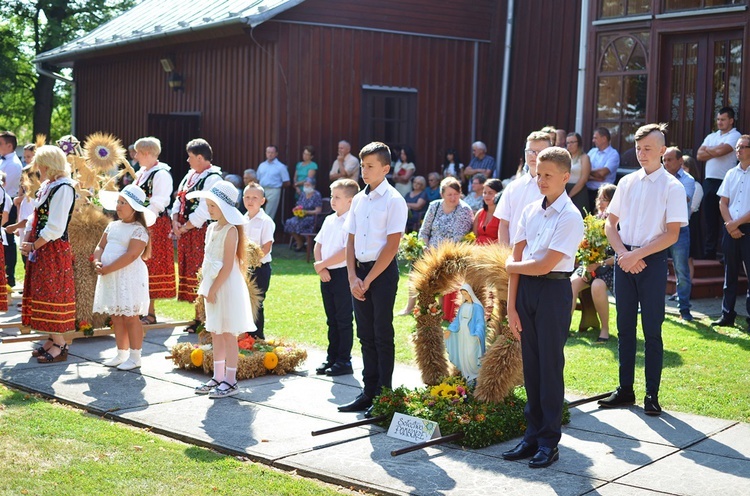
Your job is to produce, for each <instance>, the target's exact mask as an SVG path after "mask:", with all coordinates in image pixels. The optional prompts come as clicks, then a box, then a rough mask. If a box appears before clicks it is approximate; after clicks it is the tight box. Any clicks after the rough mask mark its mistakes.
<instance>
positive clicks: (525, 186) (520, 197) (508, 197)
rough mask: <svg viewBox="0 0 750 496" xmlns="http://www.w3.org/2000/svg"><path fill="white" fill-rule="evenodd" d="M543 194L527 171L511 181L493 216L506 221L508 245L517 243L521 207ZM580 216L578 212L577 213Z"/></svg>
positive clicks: (541, 196)
mask: <svg viewBox="0 0 750 496" xmlns="http://www.w3.org/2000/svg"><path fill="white" fill-rule="evenodd" d="M542 198H544V195H542V193H541V192H540V191H539V186H537V184H536V177H531V174H529V173H528V172H527V173H525V174H524V175H523V176H521V177H519V178H518V179H516V180H514V181H511V182H510V184H509V185H508V187H507V188H505V191H504V192H503V195H502V196H501V197H500V202H499V203H498V204H497V208H496V209H495V217H497V218H498V219H500V220H504V221H507V222H508V227H509V229H508V237H509V239H510V246H513V245H515V244H516V243H517V240H516V233H517V232H518V221H519V220H520V219H521V214H522V213H523V209H524V208H526V206H527V205H530V204H531V203H534V202H536V201H537V200H541V199H542ZM578 215H579V216H580V213H579V214H578Z"/></svg>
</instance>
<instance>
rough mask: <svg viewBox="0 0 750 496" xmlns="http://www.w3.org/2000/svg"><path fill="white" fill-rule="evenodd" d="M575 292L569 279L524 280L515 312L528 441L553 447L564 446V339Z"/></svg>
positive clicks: (537, 278)
mask: <svg viewBox="0 0 750 496" xmlns="http://www.w3.org/2000/svg"><path fill="white" fill-rule="evenodd" d="M572 304H573V290H572V288H571V286H570V280H568V279H544V278H541V277H531V276H521V277H520V280H519V284H518V293H517V297H516V310H517V311H518V316H519V318H520V320H521V327H522V329H523V331H522V332H521V354H522V357H523V380H524V387H525V388H526V396H527V401H526V408H525V410H524V414H525V415H526V433H525V434H524V441H526V442H528V443H531V444H538V445H539V446H547V447H550V448H553V447H555V446H557V443H559V442H560V436H561V435H562V434H561V427H562V412H563V401H564V397H565V382H564V378H563V369H564V367H565V354H564V352H563V350H564V348H565V341H566V340H567V338H568V331H569V330H570V319H571V315H570V307H571V306H572Z"/></svg>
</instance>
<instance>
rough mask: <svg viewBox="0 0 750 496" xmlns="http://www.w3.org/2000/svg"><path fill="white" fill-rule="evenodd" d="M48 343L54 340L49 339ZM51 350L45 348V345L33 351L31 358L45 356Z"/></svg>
mask: <svg viewBox="0 0 750 496" xmlns="http://www.w3.org/2000/svg"><path fill="white" fill-rule="evenodd" d="M47 341H52V338H47ZM45 344H46V341H45ZM53 344H54V343H53ZM49 348H52V346H50V347H49ZM49 348H45V347H44V345H41V346H38V347H36V348H34V349H33V350H31V356H33V357H38V356H39V355H44V354H45V353H47V351H49Z"/></svg>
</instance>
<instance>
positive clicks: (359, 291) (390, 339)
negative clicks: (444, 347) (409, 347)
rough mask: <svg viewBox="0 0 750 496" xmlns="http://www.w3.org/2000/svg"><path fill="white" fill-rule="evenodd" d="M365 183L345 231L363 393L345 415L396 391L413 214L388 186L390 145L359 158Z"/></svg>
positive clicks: (377, 145)
mask: <svg viewBox="0 0 750 496" xmlns="http://www.w3.org/2000/svg"><path fill="white" fill-rule="evenodd" d="M359 159H360V160H361V161H362V166H361V168H362V180H363V181H364V182H365V184H367V187H365V189H364V190H363V191H360V192H359V193H357V195H356V196H355V197H354V199H353V200H352V207H351V213H350V214H349V217H347V219H346V223H345V224H344V228H345V229H346V231H347V232H348V233H349V238H348V240H347V243H346V268H347V275H348V277H349V288H350V289H351V292H352V296H353V297H354V302H353V303H354V318H355V319H356V321H357V337H359V342H360V343H361V345H362V361H363V363H364V369H363V370H362V381H363V382H364V386H365V387H364V391H363V392H362V394H360V395H359V396H357V398H356V399H355V400H354V401H352V402H350V403H347V404H345V405H341V406H340V407H339V411H340V412H359V411H363V410H366V412H365V417H369V416H370V413H371V409H372V399H373V398H374V397H375V396H377V395H379V394H380V392H381V390H382V389H383V388H391V381H392V379H393V365H394V360H395V344H394V331H393V304H394V303H395V301H396V291H397V289H398V265H397V264H396V254H397V253H398V245H399V242H400V241H401V237H402V236H403V235H404V230H405V229H406V217H407V214H408V209H407V208H406V201H405V200H404V197H403V196H401V195H400V194H399V192H398V191H396V188H394V187H393V186H391V185H390V184H388V181H387V180H386V178H385V176H386V174H388V172H390V170H391V150H390V148H388V145H386V144H384V143H380V142H377V141H376V142H373V143H370V144H368V145H367V146H365V147H364V148H362V150H361V151H360V152H359Z"/></svg>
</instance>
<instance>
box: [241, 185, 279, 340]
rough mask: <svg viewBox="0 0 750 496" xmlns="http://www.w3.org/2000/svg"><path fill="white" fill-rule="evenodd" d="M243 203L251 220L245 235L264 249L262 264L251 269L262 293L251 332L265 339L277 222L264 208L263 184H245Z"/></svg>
mask: <svg viewBox="0 0 750 496" xmlns="http://www.w3.org/2000/svg"><path fill="white" fill-rule="evenodd" d="M242 203H244V204H245V208H246V209H247V213H246V214H245V215H246V216H247V218H248V219H250V221H249V222H248V223H247V224H245V225H244V226H243V227H244V229H245V237H246V238H247V239H248V240H249V241H252V242H253V243H255V244H257V245H258V246H260V249H261V250H262V251H263V258H261V259H260V261H261V265H260V267H257V268H256V269H253V270H249V273H248V276H249V277H250V280H252V281H254V282H255V285H256V286H258V289H259V290H260V295H261V298H262V299H261V301H260V307H259V308H258V317H257V318H256V319H255V325H256V327H257V330H256V331H255V332H251V333H249V334H250V335H251V336H252V337H253V338H256V339H265V337H266V336H265V334H264V333H263V329H264V327H265V315H264V310H263V306H264V304H265V303H264V302H265V299H266V292H267V291H268V287H269V286H270V285H271V249H272V247H273V232H274V231H275V230H276V224H275V223H274V221H273V219H271V217H269V216H268V214H267V213H266V212H265V210H263V209H262V208H260V207H262V206H263V204H264V203H266V197H265V195H264V192H263V186H261V185H260V184H258V183H250V184H248V185H247V186H245V190H244V191H243V192H242Z"/></svg>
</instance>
